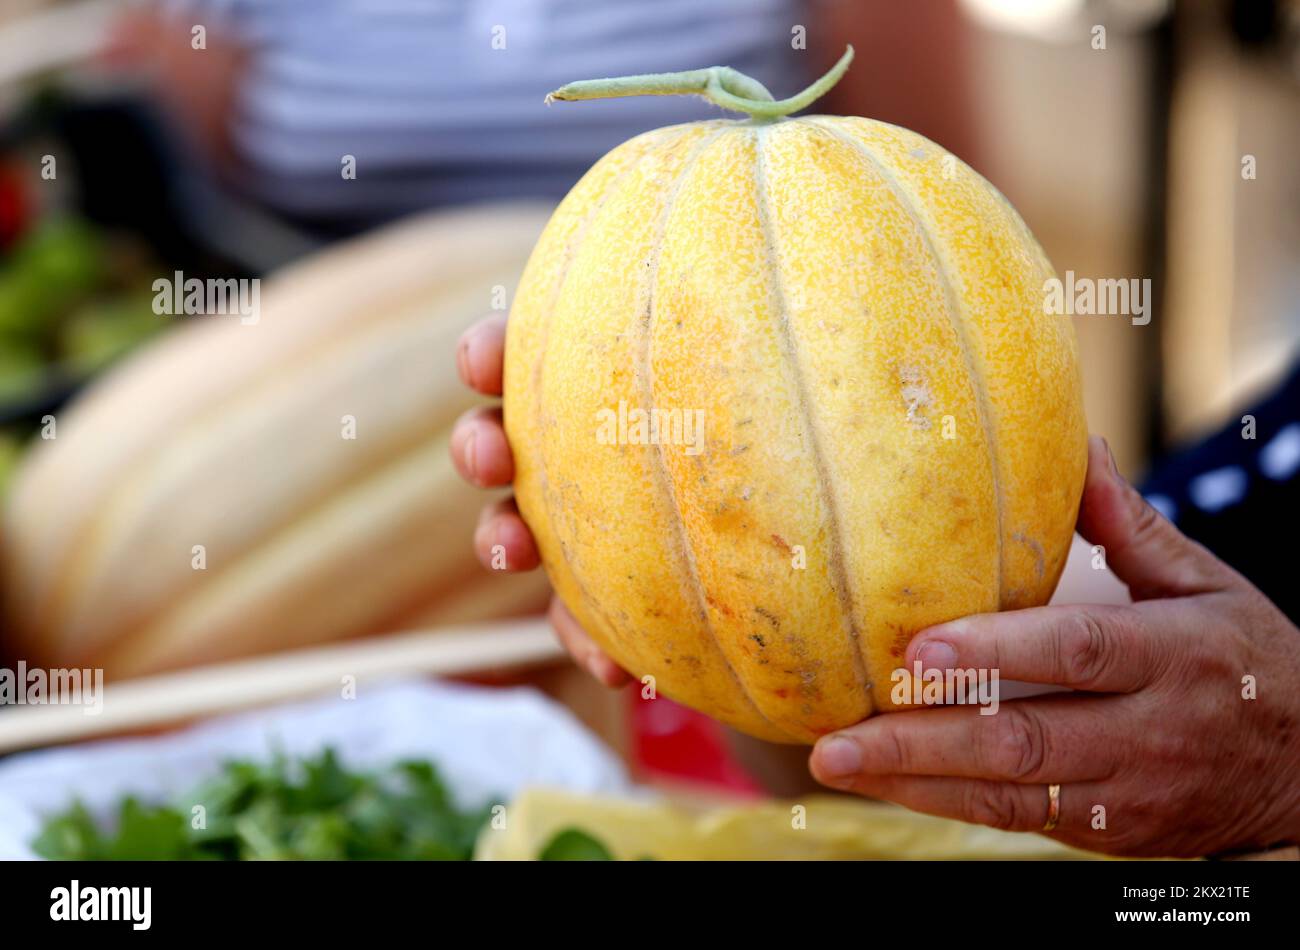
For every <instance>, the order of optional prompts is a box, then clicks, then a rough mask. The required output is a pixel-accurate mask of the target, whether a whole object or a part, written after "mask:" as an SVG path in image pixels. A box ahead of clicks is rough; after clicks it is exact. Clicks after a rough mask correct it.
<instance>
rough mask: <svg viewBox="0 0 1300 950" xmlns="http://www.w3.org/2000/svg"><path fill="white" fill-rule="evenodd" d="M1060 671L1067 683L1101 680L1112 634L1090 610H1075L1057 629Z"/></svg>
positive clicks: (1110, 652) (1079, 684) (1108, 656)
mask: <svg viewBox="0 0 1300 950" xmlns="http://www.w3.org/2000/svg"><path fill="white" fill-rule="evenodd" d="M1060 637H1061V672H1062V674H1063V678H1064V680H1065V682H1066V683H1067V684H1068V685H1071V686H1080V687H1086V686H1090V685H1092V684H1093V683H1096V682H1098V681H1100V680H1101V678H1102V676H1103V675H1104V674H1105V673H1106V670H1107V668H1108V666H1109V664H1110V662H1111V658H1112V652H1113V647H1114V637H1113V635H1112V634H1111V633H1110V632H1109V631H1107V629H1106V627H1105V626H1104V625H1103V624H1102V622H1101V621H1100V620H1099V619H1098V618H1097V616H1096V615H1095V614H1093V613H1092V612H1091V611H1075V612H1074V613H1072V614H1070V619H1069V620H1068V621H1067V622H1066V624H1065V626H1064V627H1063V629H1062V630H1061V635H1060Z"/></svg>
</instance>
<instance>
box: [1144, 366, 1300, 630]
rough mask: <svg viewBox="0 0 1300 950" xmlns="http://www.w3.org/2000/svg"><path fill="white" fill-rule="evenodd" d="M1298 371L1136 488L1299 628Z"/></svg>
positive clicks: (1158, 467) (1161, 465)
mask: <svg viewBox="0 0 1300 950" xmlns="http://www.w3.org/2000/svg"><path fill="white" fill-rule="evenodd" d="M1298 475H1300V364H1297V365H1296V366H1294V367H1293V368H1292V370H1291V372H1290V375H1289V376H1288V377H1287V378H1286V379H1285V380H1284V381H1283V383H1282V385H1281V386H1279V387H1278V388H1277V389H1276V390H1274V392H1273V393H1272V395H1270V396H1269V397H1268V398H1267V399H1266V400H1265V401H1264V402H1262V403H1260V404H1259V405H1257V406H1255V407H1253V408H1248V409H1245V410H1243V411H1242V412H1240V413H1236V414H1234V417H1233V420H1232V421H1231V422H1230V423H1229V424H1228V425H1227V426H1225V427H1224V428H1223V429H1221V430H1220V431H1218V432H1216V433H1215V434H1214V435H1212V436H1210V437H1209V438H1208V439H1205V440H1204V441H1203V442H1200V443H1199V444H1197V445H1195V446H1192V447H1191V448H1188V449H1186V450H1184V451H1182V452H1179V453H1177V454H1175V455H1173V456H1171V457H1170V458H1167V459H1164V460H1162V461H1161V462H1160V463H1159V464H1157V465H1156V467H1155V468H1154V469H1153V471H1152V472H1151V473H1150V475H1149V476H1148V477H1147V479H1146V481H1145V482H1143V483H1142V485H1141V486H1140V487H1141V489H1142V492H1143V494H1144V495H1145V496H1146V497H1147V500H1148V501H1149V502H1151V504H1152V505H1153V506H1154V507H1155V508H1156V509H1157V510H1159V511H1160V512H1161V513H1162V514H1164V515H1165V516H1166V517H1167V518H1169V520H1170V521H1172V522H1174V523H1175V524H1176V525H1178V527H1179V528H1180V529H1182V531H1183V532H1184V533H1185V534H1187V535H1189V536H1190V537H1192V538H1195V539H1196V540H1197V541H1199V542H1200V543H1202V544H1204V545H1205V546H1206V547H1207V548H1209V549H1210V550H1211V551H1213V552H1214V553H1215V554H1217V555H1218V556H1219V557H1221V558H1222V559H1223V560H1225V561H1227V562H1228V563H1229V564H1231V565H1232V566H1233V567H1235V568H1236V569H1237V570H1238V571H1240V572H1241V573H1242V574H1244V575H1246V577H1248V578H1250V580H1251V581H1252V582H1253V583H1254V584H1256V585H1257V586H1258V587H1259V588H1260V589H1261V590H1263V591H1264V593H1265V594H1267V595H1268V596H1269V597H1270V598H1271V599H1272V601H1273V602H1274V603H1275V604H1277V605H1278V607H1280V608H1281V609H1282V610H1283V611H1284V612H1285V613H1286V614H1287V616H1289V617H1290V618H1291V619H1292V620H1293V621H1300V583H1297V577H1296V574H1297V564H1298V563H1300V555H1297V544H1298V543H1300V537H1298V536H1297V530H1296V529H1297V527H1300V519H1298V518H1297V515H1298V514H1300V481H1297V476H1298Z"/></svg>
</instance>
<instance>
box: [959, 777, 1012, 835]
mask: <svg viewBox="0 0 1300 950" xmlns="http://www.w3.org/2000/svg"><path fill="white" fill-rule="evenodd" d="M965 799H966V800H965V802H964V806H965V807H964V809H963V810H964V811H965V813H966V815H967V817H968V818H969V819H970V820H971V821H973V822H975V823H976V824H980V825H987V826H988V827H990V828H998V829H1001V830H1002V831H1013V830H1015V829H1017V828H1019V827H1021V825H1022V817H1023V816H1022V812H1023V810H1024V809H1023V806H1022V805H1021V804H1020V798H1019V794H1018V791H1017V789H1016V787H1015V786H1013V785H1004V784H1002V783H1000V782H978V781H976V782H969V783H967V785H966V792H965Z"/></svg>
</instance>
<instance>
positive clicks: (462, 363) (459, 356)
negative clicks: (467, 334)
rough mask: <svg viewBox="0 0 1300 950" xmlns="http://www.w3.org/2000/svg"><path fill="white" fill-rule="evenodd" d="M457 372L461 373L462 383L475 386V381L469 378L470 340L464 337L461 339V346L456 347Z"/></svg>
mask: <svg viewBox="0 0 1300 950" xmlns="http://www.w3.org/2000/svg"><path fill="white" fill-rule="evenodd" d="M456 370H457V371H458V372H459V373H460V378H461V382H463V383H465V384H466V385H473V380H471V379H470V377H469V340H467V339H465V338H464V337H461V340H460V345H459V346H457V347H456Z"/></svg>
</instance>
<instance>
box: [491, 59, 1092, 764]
mask: <svg viewBox="0 0 1300 950" xmlns="http://www.w3.org/2000/svg"><path fill="white" fill-rule="evenodd" d="M851 55H852V54H851V51H850V52H849V53H848V54H846V57H845V58H844V59H843V60H841V62H840V64H839V65H837V67H836V70H833V71H832V73H830V74H828V75H827V76H826V77H824V78H823V79H822V80H821V81H819V82H818V83H817V84H815V85H814V86H813V87H810V88H809V90H807V91H805V93H804V94H801V95H800V96H796V97H793V98H792V99H788V100H783V101H781V102H773V101H771V97H770V95H769V94H767V92H766V90H763V89H762V87H761V86H758V85H757V84H756V83H754V82H753V81H752V80H748V79H745V78H744V77H739V74H736V73H734V72H733V71H730V70H725V69H720V68H714V69H710V70H700V71H696V72H692V73H682V74H673V75H670V76H650V77H631V78H629V79H623V80H598V81H593V82H588V83H576V84H573V85H572V86H568V87H565V88H564V89H562V90H559V91H558V92H557V93H554V94H553V97H554V98H557V99H580V98H595V97H598V96H609V95H632V94H647V93H649V94H664V93H672V92H689V93H699V94H702V95H704V96H706V97H707V98H709V99H712V100H713V101H715V102H718V103H719V104H722V105H724V106H727V107H728V108H734V109H737V110H740V111H744V112H748V113H749V114H750V116H751V117H750V118H748V119H742V120H729V119H719V120H716V121H705V122H697V123H691V124H687V125H680V126H675V127H672V128H665V129H659V130H656V131H653V132H649V133H647V134H645V135H641V136H639V137H637V138H634V139H632V140H631V141H628V142H626V143H624V144H623V145H621V146H619V147H618V148H616V149H614V150H613V151H612V152H610V153H609V154H608V155H606V156H605V157H604V158H602V159H601V160H600V161H599V162H598V163H597V164H596V165H595V166H594V167H593V168H592V169H591V170H590V171H589V172H588V173H587V175H586V176H585V177H584V178H583V179H582V180H581V181H580V182H579V183H578V184H577V185H576V186H575V187H574V189H573V190H572V192H570V194H569V195H568V197H567V198H566V199H565V200H564V202H563V203H562V204H561V206H560V207H559V208H558V210H557V211H556V212H555V214H554V216H553V217H552V218H551V220H550V223H549V224H548V226H547V228H546V230H545V231H544V232H543V234H542V237H541V238H540V240H539V241H538V244H537V246H536V247H535V248H534V250H533V254H532V256H531V258H530V260H529V264H528V266H527V269H526V271H525V274H524V277H523V280H522V282H521V284H520V288H519V292H518V294H517V297H516V300H515V302H514V306H513V309H512V311H511V314H510V323H509V331H508V338H507V346H506V385H505V423H506V430H507V434H508V436H509V439H510V443H511V446H512V448H513V451H514V453H515V459H516V466H517V474H516V481H515V490H516V493H517V496H518V501H519V506H520V509H521V511H522V513H523V515H524V517H525V519H526V520H527V522H528V524H529V526H530V527H531V529H532V531H533V533H534V534H535V535H536V537H537V540H538V544H539V547H540V550H541V553H542V558H543V561H544V564H545V566H546V569H547V572H548V574H549V576H550V578H551V581H552V583H553V584H554V586H555V588H556V589H557V591H558V592H559V594H560V595H561V597H562V598H563V599H564V601H565V602H566V603H567V604H568V606H569V607H570V608H571V609H572V610H573V612H574V614H575V615H576V616H577V617H578V619H579V620H580V621H581V622H582V623H583V625H584V626H585V627H586V629H587V630H588V631H590V633H591V634H592V636H593V637H594V638H595V639H596V640H597V641H598V642H599V643H600V645H601V646H602V647H603V648H604V649H605V650H606V651H607V652H608V653H609V654H610V655H611V656H612V657H614V658H615V659H616V660H617V661H618V662H619V663H620V664H622V665H623V666H624V667H625V668H627V669H628V670H629V671H630V672H632V673H633V674H635V675H636V676H637V677H645V676H652V677H653V678H654V684H655V687H656V689H657V690H658V691H660V692H662V693H663V694H665V695H667V696H670V697H672V698H674V699H676V700H679V701H681V702H683V703H685V704H687V705H689V706H692V707H695V708H697V709H700V710H703V711H705V712H707V713H709V714H711V715H713V716H715V717H717V718H719V719H721V720H722V721H724V722H726V723H729V724H730V725H732V726H735V727H736V728H738V729H741V730H742V731H745V732H748V733H751V734H753V735H756V736H759V737H763V738H768V739H775V740H778V741H787V742H811V741H814V740H815V739H816V738H817V737H818V736H819V735H823V734H825V733H826V732H828V731H831V730H834V729H836V728H840V727H843V726H846V725H849V724H851V723H853V722H856V721H859V720H861V719H863V718H865V717H867V716H869V715H871V714H872V713H873V712H876V711H880V710H886V709H889V708H890V707H891V705H892V703H891V697H890V691H891V688H892V686H893V683H892V681H891V674H892V673H893V671H894V670H895V669H896V668H897V667H898V666H899V665H900V658H901V656H902V654H903V651H904V650H905V649H906V646H907V643H908V641H909V639H910V638H911V637H912V636H913V635H914V634H915V633H916V632H917V631H918V630H920V629H922V628H924V627H926V626H928V625H931V624H934V623H937V622H940V621H944V620H949V619H952V618H955V617H960V616H964V615H967V614H971V613H977V612H985V611H993V610H1006V609H1014V608H1020V607H1030V606H1034V605H1038V604H1042V603H1045V602H1046V601H1047V600H1048V598H1049V597H1050V595H1051V593H1052V590H1053V588H1054V587H1055V585H1056V581H1057V579H1058V577H1059V575H1060V572H1061V569H1062V567H1063V565H1064V562H1065V557H1066V552H1067V550H1068V547H1069V543H1070V537H1071V533H1072V528H1073V525H1074V520H1075V515H1076V511H1077V506H1078V501H1079V496H1080V492H1081V490H1082V483H1083V475H1084V469H1085V464H1086V424H1085V421H1084V417H1083V410H1082V400H1081V392H1080V380H1079V372H1078V366H1077V358H1076V344H1075V340H1074V336H1073V329H1072V327H1071V326H1070V324H1069V322H1068V320H1067V318H1064V317H1060V316H1055V315H1049V314H1048V313H1046V312H1045V307H1044V283H1045V281H1047V280H1049V279H1050V278H1052V277H1053V276H1054V272H1053V270H1052V266H1051V264H1050V263H1049V261H1048V260H1047V257H1046V256H1045V255H1044V253H1043V251H1042V249H1041V248H1040V247H1039V245H1038V243H1037V242H1036V241H1035V240H1034V238H1033V236H1032V235H1031V234H1030V232H1029V230H1028V229H1027V228H1026V226H1025V224H1024V222H1023V221H1022V220H1021V219H1020V217H1019V216H1018V215H1017V214H1016V212H1015V210H1014V209H1013V208H1012V207H1011V206H1010V205H1009V204H1008V203H1007V201H1006V200H1005V199H1004V198H1003V197H1002V196H1001V195H1000V194H999V193H998V192H997V191H996V190H995V189H994V188H993V187H992V186H991V185H990V184H989V183H988V182H986V181H985V180H984V179H983V178H981V177H980V176H979V175H978V174H976V173H975V172H974V171H972V170H971V169H970V168H968V167H967V166H966V165H964V164H963V163H962V162H960V161H959V160H957V159H956V158H955V157H954V156H952V155H950V154H949V153H947V152H945V151H944V149H942V148H941V147H939V146H938V145H936V144H935V143H933V142H931V141H929V140H927V139H925V138H923V137H921V136H920V135H917V134H915V133H913V132H909V131H908V130H906V129H902V128H898V127H895V126H891V125H886V124H884V123H881V122H874V121H871V120H868V119H862V118H854V117H835V116H816V115H814V116H803V117H799V118H784V115H785V114H786V113H787V112H791V111H795V110H796V109H800V108H803V107H804V106H805V105H807V104H808V102H809V101H811V98H813V97H815V96H816V95H819V94H820V93H821V92H822V91H824V89H825V88H827V87H828V86H829V84H831V83H833V82H834V81H835V79H838V75H839V74H840V73H842V72H843V69H844V67H846V66H847V64H848V59H849V57H850V56H851Z"/></svg>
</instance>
